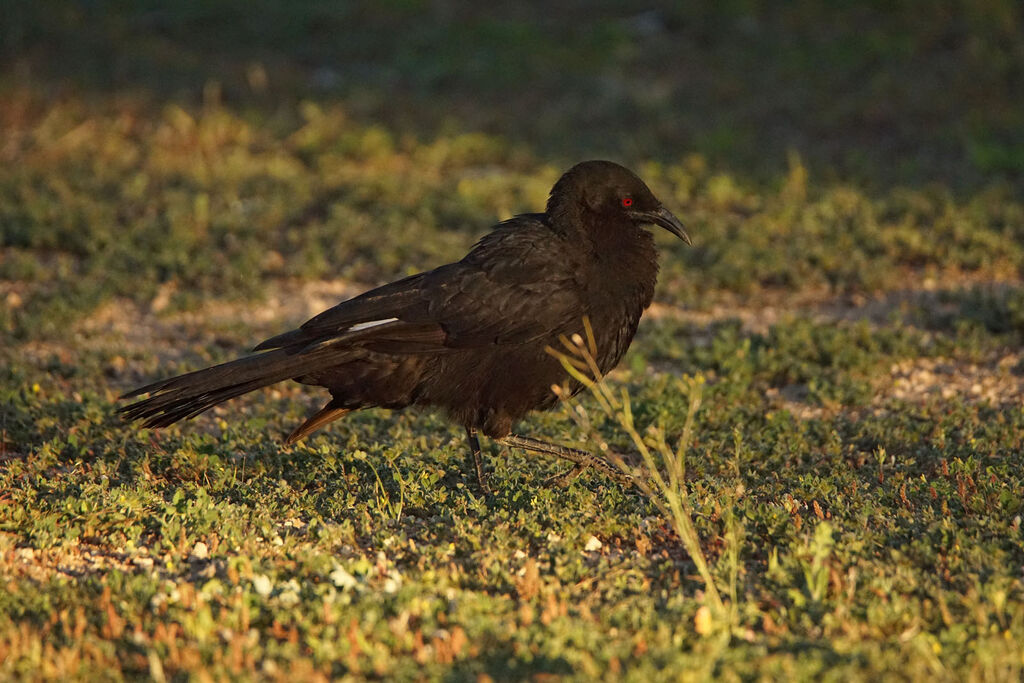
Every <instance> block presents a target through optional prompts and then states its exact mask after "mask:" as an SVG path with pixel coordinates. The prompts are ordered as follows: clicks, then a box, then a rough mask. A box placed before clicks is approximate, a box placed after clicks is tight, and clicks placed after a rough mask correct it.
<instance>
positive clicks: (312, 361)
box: [118, 349, 338, 427]
mask: <svg viewBox="0 0 1024 683" xmlns="http://www.w3.org/2000/svg"><path fill="white" fill-rule="evenodd" d="M337 362H338V358H337V354H336V353H324V352H320V353H316V352H314V353H310V354H294V353H290V352H288V351H286V350H284V349H275V350H273V351H267V352H265V353H260V354H257V355H253V356H246V357H244V358H239V359H237V360H233V361H230V362H227V363H222V364H220V365H214V366H213V367H209V368H205V369H203V370H196V371H194V372H189V373H187V374H184V375H179V376H177V377H171V378H169V379H165V380H161V381H159V382H154V383H153V384H148V385H146V386H144V387H139V388H138V389H135V390H134V391H130V392H128V393H127V394H125V395H124V396H122V397H121V398H122V399H126V398H134V397H136V396H140V395H142V394H147V393H148V394H150V396H149V398H145V399H143V400H141V401H136V402H135V403H132V404H130V405H127V406H124V407H123V408H120V409H119V410H118V412H119V413H121V416H122V417H123V418H124V419H126V420H132V421H133V420H142V424H143V425H144V426H146V427H166V426H167V425H170V424H173V423H175V422H178V421H179V420H184V419H186V418H190V417H195V416H196V415H198V414H199V413H201V412H203V411H205V410H209V409H210V408H212V407H213V406H215V405H217V404H218V403H223V402H224V401H227V400H229V399H232V398H235V397H237V396H241V395H242V394H246V393H248V392H250V391H253V390H255V389H259V388H261V387H266V386H270V385H271V384H276V383H278V382H281V381H283V380H286V379H292V378H295V377H301V376H303V375H307V374H309V373H311V372H316V371H317V370H321V369H323V368H325V367H328V366H330V365H331V364H333V363H337Z"/></svg>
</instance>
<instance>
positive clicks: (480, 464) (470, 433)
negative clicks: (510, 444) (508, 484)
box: [466, 427, 491, 496]
mask: <svg viewBox="0 0 1024 683" xmlns="http://www.w3.org/2000/svg"><path fill="white" fill-rule="evenodd" d="M466 440H467V441H469V450H470V453H471V454H472V455H473V468H474V469H475V470H476V481H477V483H478V484H480V490H481V491H482V492H483V493H484V495H488V496H489V495H490V494H491V487H490V486H488V485H487V475H486V474H485V473H484V460H483V456H482V455H481V453H480V439H478V438H476V430H475V429H470V428H469V427H466Z"/></svg>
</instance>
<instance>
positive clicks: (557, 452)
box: [498, 434, 633, 486]
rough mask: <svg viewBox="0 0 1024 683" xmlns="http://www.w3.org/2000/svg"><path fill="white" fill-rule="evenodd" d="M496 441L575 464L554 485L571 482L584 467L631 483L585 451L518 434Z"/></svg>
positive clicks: (624, 482) (601, 459) (604, 462)
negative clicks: (566, 481) (561, 481)
mask: <svg viewBox="0 0 1024 683" xmlns="http://www.w3.org/2000/svg"><path fill="white" fill-rule="evenodd" d="M498 441H499V442H501V443H503V444H505V445H506V446H511V447H512V448H521V449H523V450H524V451H532V452H534V453H544V454H545V455H553V456H555V457H557V458H562V459H563V460H568V461H569V462H572V463H575V466H574V467H573V468H572V469H571V470H569V471H568V472H566V473H564V474H562V475H559V476H557V477H555V479H554V480H555V482H556V483H557V482H558V481H559V480H571V478H573V477H575V476H576V475H577V474H579V471H581V470H582V469H583V468H584V467H593V468H594V469H596V470H598V471H600V472H602V473H604V474H605V475H607V476H608V477H610V478H611V479H614V480H615V481H617V482H618V483H620V484H622V485H623V486H630V485H632V483H633V480H632V478H631V477H629V476H628V475H627V474H625V473H623V472H620V471H619V470H618V469H617V468H616V467H615V466H614V465H611V464H609V463H608V462H607V461H605V460H604V459H603V458H599V457H597V456H596V455H594V454H592V453H588V452H587V451H581V450H579V449H578V448H569V447H568V446H560V445H558V444H554V443H548V442H547V441H541V440H540V439H534V438H533V437H530V436H519V435H518V434H509V435H508V436H506V437H504V438H502V439H498Z"/></svg>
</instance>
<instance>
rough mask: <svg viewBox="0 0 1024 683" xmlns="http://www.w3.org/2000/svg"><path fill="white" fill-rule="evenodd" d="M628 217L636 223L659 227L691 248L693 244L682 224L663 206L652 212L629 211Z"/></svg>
mask: <svg viewBox="0 0 1024 683" xmlns="http://www.w3.org/2000/svg"><path fill="white" fill-rule="evenodd" d="M629 216H630V218H632V219H633V220H635V221H636V222H638V223H652V224H654V225H660V226H661V227H663V228H665V229H666V230H668V231H669V232H670V233H672V234H673V235H675V236H676V237H678V238H679V239H681V240H682V241H684V242H686V243H687V244H689V245H691V246H692V245H693V242H691V241H690V236H689V235H687V234H686V230H684V229H683V224H682V223H681V222H680V221H679V219H678V218H676V217H675V216H674V215H673V214H672V212H671V211H669V210H668V209H666V208H665V207H664V206H659V207H658V208H657V209H655V210H653V211H631V212H630V213H629Z"/></svg>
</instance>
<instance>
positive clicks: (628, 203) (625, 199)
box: [622, 197, 633, 209]
mask: <svg viewBox="0 0 1024 683" xmlns="http://www.w3.org/2000/svg"><path fill="white" fill-rule="evenodd" d="M622 206H623V207H625V208H627V209H628V208H629V207H631V206H633V198H632V197H623V198H622Z"/></svg>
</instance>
